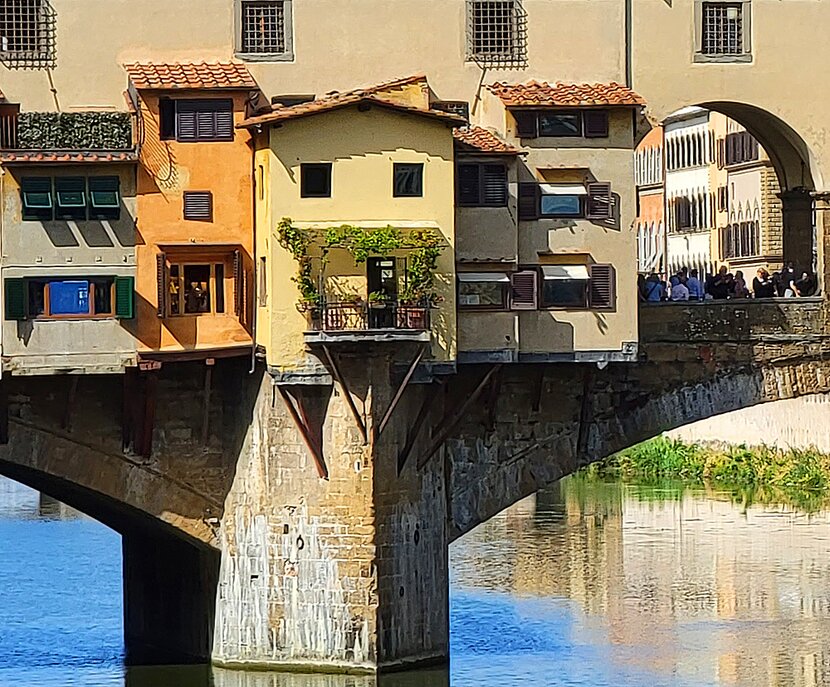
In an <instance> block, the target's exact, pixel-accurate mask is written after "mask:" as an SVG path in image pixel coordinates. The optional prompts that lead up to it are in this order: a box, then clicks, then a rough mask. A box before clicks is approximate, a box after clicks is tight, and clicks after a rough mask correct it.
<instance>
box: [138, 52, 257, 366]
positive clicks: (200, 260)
mask: <svg viewBox="0 0 830 687" xmlns="http://www.w3.org/2000/svg"><path fill="white" fill-rule="evenodd" d="M125 68H126V70H127V73H128V76H129V90H128V93H127V96H128V98H129V99H130V101H131V104H132V106H133V107H134V108H135V111H136V117H137V121H138V126H137V129H138V135H139V160H140V166H139V173H138V187H137V188H138V194H137V195H138V203H137V204H138V215H139V216H140V218H141V219H140V222H139V226H138V245H137V248H136V261H137V275H136V320H135V321H136V332H135V336H136V338H137V345H138V352H139V355H140V356H141V357H143V358H155V359H168V360H176V359H178V360H181V359H200V358H208V357H214V356H226V355H234V354H240V355H242V354H246V353H247V351H249V350H250V346H251V341H252V337H251V330H252V317H253V315H252V312H253V304H252V293H253V288H252V287H253V284H252V279H251V274H252V271H253V265H252V257H251V256H252V254H253V226H252V222H253V220H252V217H253V195H252V194H253V178H252V174H251V159H252V155H251V148H250V146H249V143H250V134H249V133H248V132H247V131H246V130H244V129H237V128H236V124H238V123H239V122H241V121H242V120H243V119H245V117H246V115H247V114H248V113H249V112H250V107H251V106H252V105H253V103H254V102H255V101H256V99H257V98H258V96H259V90H258V88H257V85H256V82H255V81H254V80H253V78H252V77H251V75H250V73H249V72H248V70H247V69H246V68H245V66H244V65H240V64H230V63H227V64H175V65H172V64H129V65H126V67H125Z"/></svg>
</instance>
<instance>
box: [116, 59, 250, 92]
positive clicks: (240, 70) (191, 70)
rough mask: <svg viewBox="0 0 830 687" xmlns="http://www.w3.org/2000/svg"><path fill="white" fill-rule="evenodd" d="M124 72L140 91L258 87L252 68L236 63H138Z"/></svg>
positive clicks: (129, 65) (125, 67)
mask: <svg viewBox="0 0 830 687" xmlns="http://www.w3.org/2000/svg"><path fill="white" fill-rule="evenodd" d="M124 69H126V70H127V75H128V76H129V77H130V81H131V82H132V84H133V86H135V87H136V88H137V89H139V90H157V91H162V90H174V89H182V88H186V89H201V88H204V89H236V90H247V89H249V88H257V82H256V81H254V77H253V76H251V73H250V72H249V71H248V68H247V67H246V66H245V65H244V64H238V63H236V62H215V63H212V64H209V63H207V62H200V63H195V62H194V63H184V62H176V63H172V64H169V63H162V62H158V63H156V62H135V63H133V64H125V65H124Z"/></svg>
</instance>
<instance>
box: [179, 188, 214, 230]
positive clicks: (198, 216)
mask: <svg viewBox="0 0 830 687" xmlns="http://www.w3.org/2000/svg"><path fill="white" fill-rule="evenodd" d="M183 205H184V210H183V214H184V218H185V219H192V220H197V221H201V222H210V221H212V220H213V194H212V193H211V192H210V191H185V192H184V201H183Z"/></svg>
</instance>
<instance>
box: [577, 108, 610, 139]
mask: <svg viewBox="0 0 830 687" xmlns="http://www.w3.org/2000/svg"><path fill="white" fill-rule="evenodd" d="M582 121H583V132H584V135H585V138H608V110H585V112H583V113H582Z"/></svg>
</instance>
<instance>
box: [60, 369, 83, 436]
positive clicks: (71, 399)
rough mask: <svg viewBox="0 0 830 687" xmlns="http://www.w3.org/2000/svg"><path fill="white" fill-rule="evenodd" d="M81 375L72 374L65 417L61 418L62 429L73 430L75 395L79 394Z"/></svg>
mask: <svg viewBox="0 0 830 687" xmlns="http://www.w3.org/2000/svg"><path fill="white" fill-rule="evenodd" d="M80 379H81V376H80V375H72V379H71V380H70V381H69V390H68V391H67V392H66V405H65V406H64V409H63V418H62V419H61V429H65V430H66V431H67V432H71V431H72V410H73V408H74V407H75V397H76V396H77V395H78V382H79V381H80Z"/></svg>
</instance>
